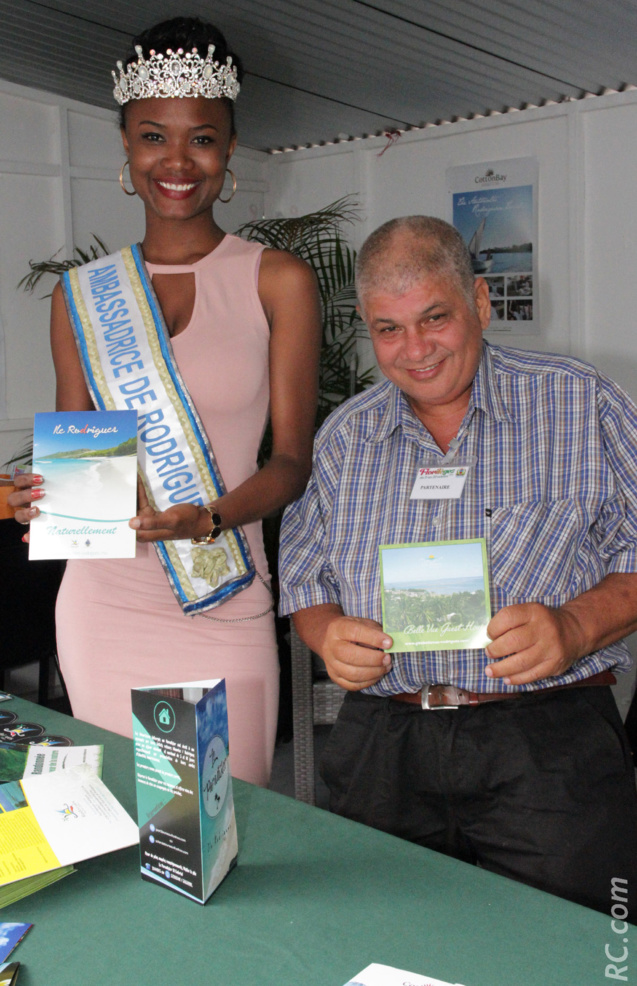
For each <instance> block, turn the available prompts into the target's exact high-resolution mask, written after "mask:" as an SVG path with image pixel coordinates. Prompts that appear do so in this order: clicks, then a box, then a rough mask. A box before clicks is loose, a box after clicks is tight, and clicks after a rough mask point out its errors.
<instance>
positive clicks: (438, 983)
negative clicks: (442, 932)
mask: <svg viewBox="0 0 637 986" xmlns="http://www.w3.org/2000/svg"><path fill="white" fill-rule="evenodd" d="M345 986H461V984H460V983H455V984H453V983H448V982H446V981H445V980H442V979H432V978H431V976H419V975H418V974H417V973H415V972H405V971H404V969H394V968H393V966H389V965H377V964H376V963H375V962H374V963H372V965H368V966H367V968H366V969H363V971H362V972H359V973H358V975H357V976H354V978H353V979H350V980H349V981H348V982H346V983H345Z"/></svg>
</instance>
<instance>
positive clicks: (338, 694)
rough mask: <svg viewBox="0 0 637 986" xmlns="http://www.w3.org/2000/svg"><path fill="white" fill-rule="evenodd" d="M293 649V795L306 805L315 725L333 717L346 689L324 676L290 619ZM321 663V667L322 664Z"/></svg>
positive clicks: (311, 793) (310, 795) (311, 799)
mask: <svg viewBox="0 0 637 986" xmlns="http://www.w3.org/2000/svg"><path fill="white" fill-rule="evenodd" d="M290 649H291V652H292V720H293V724H294V795H295V797H296V799H297V801H305V802H306V804H308V805H313V804H315V803H316V796H315V788H314V726H315V725H316V726H329V725H331V724H332V723H333V722H335V720H336V716H337V715H338V710H339V709H340V707H341V705H342V704H343V699H344V698H345V689H343V688H340V687H339V686H338V685H335V684H334V682H333V681H330V679H329V678H328V677H327V672H326V671H325V666H324V665H323V662H322V661H321V659H320V657H317V656H316V654H312V652H311V651H310V649H309V647H307V646H306V645H305V644H304V643H303V641H302V640H301V638H300V637H299V635H298V634H297V632H296V630H295V629H294V624H293V623H292V621H291V620H290ZM321 665H323V667H322V668H321Z"/></svg>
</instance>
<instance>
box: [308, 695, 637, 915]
mask: <svg viewBox="0 0 637 986" xmlns="http://www.w3.org/2000/svg"><path fill="white" fill-rule="evenodd" d="M321 774H322V776H323V779H324V780H325V783H326V784H327V786H328V787H329V789H330V808H331V810H332V811H335V812H337V813H338V814H341V815H345V816H346V817H348V818H352V819H354V820H356V821H359V822H363V823H364V824H366V825H371V826H373V827H374V828H378V829H381V830H382V831H385V832H390V833H392V834H393V835H397V836H400V837H402V838H404V839H409V840H410V841H412V842H416V843H418V844H419V845H422V846H427V847H428V848H429V849H435V850H437V851H438V852H443V853H447V854H448V855H451V856H455V857H457V858H459V859H463V860H465V861H467V862H472V863H478V864H479V865H481V866H483V867H484V868H485V869H489V870H492V871H494V872H495V873H500V874H502V875H503V876H508V877H511V878H513V879H516V880H521V881H522V882H524V883H528V884H531V885H532V886H534V887H538V888H540V889H541V890H546V891H548V892H550V893H553V894H557V895H558V896H560V897H566V898H568V899H569V900H574V901H576V902H578V903H580V904H585V905H586V906H588V907H592V908H595V909H596V910H600V911H603V912H604V913H607V914H608V913H610V908H611V906H612V899H611V894H612V885H611V881H612V880H613V879H617V878H619V879H620V880H622V881H624V880H625V881H626V883H621V884H620V886H621V887H622V888H626V887H627V889H628V906H629V908H630V911H631V915H632V918H629V920H630V919H632V920H633V921H634V922H636V923H637V793H636V790H635V773H634V768H633V762H632V757H631V754H630V750H629V748H628V744H627V741H626V737H625V734H624V730H623V727H622V723H621V719H620V717H619V714H618V712H617V708H616V706H615V702H614V699H613V697H612V694H611V692H610V689H609V688H607V687H587V688H573V689H566V690H564V691H555V692H550V693H545V694H543V695H541V694H536V695H525V696H523V697H521V698H518V699H514V700H509V701H502V702H490V703H485V704H483V705H479V706H477V707H470V708H468V707H465V708H460V709H454V710H439V711H430V712H423V711H421V709H419V708H418V706H414V705H407V704H405V703H402V702H397V701H393V700H391V699H384V698H376V697H374V696H369V695H361V694H360V693H356V692H352V693H349V694H348V695H347V697H346V699H345V702H344V704H343V707H342V710H341V713H340V714H339V718H338V720H337V722H336V724H335V726H334V729H333V731H332V733H331V735H330V738H329V740H328V744H327V747H326V749H325V753H324V757H323V761H322V764H321Z"/></svg>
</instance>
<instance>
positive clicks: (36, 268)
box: [18, 233, 110, 298]
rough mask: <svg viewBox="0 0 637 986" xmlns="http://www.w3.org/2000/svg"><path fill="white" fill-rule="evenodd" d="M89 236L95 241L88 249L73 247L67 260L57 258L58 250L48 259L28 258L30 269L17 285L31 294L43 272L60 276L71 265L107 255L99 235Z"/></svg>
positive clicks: (86, 262)
mask: <svg viewBox="0 0 637 986" xmlns="http://www.w3.org/2000/svg"><path fill="white" fill-rule="evenodd" d="M91 236H92V237H93V239H94V240H95V242H94V243H91V245H90V246H89V248H88V250H80V248H79V247H73V254H72V256H71V258H70V259H69V260H57V259H56V258H57V255H58V253H59V252H60V251H59V250H58V251H57V253H54V254H53V256H52V257H49V259H48V260H30V261H29V267H30V268H31V269H30V271H29V273H28V274H25V275H24V277H23V278H22V279H21V280H20V281H19V282H18V287H19V288H23V290H24V291H27V292H28V293H29V294H32V293H33V292H34V291H35V289H36V287H37V286H38V284H39V283H40V281H41V280H42V278H43V277H44V276H45V274H54V275H55V276H56V277H60V275H61V274H63V273H64V272H65V271H67V270H71V268H73V267H81V266H82V264H88V263H89V261H91V260H97V258H98V257H106V256H108V254H109V253H110V250H109V249H108V247H107V246H106V245H105V244H104V243H103V242H102V240H100V238H99V236H97V235H96V234H95V233H91ZM50 294H51V292H49V294H45V295H43V296H42V297H43V298H48V297H50Z"/></svg>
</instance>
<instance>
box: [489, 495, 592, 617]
mask: <svg viewBox="0 0 637 986" xmlns="http://www.w3.org/2000/svg"><path fill="white" fill-rule="evenodd" d="M577 531H578V521H577V507H576V504H575V502H574V501H573V500H553V501H544V500H537V501H531V502H527V503H518V504H516V505H515V506H513V507H497V508H496V509H494V510H493V514H492V516H491V539H490V541H491V550H490V560H491V576H492V579H493V583H494V585H495V586H496V587H499V588H500V589H502V590H503V591H504V592H505V593H506V595H507V597H508V598H509V600H510V601H511V602H513V601H515V600H519V601H524V602H527V601H533V602H544V603H545V604H547V605H560V604H561V603H562V602H564V601H566V599H570V598H571V597H572V596H573V595H574V594H575V593H576V589H577V585H578V583H579V581H580V579H579V575H578V571H577V568H578V566H577V540H578V539H577Z"/></svg>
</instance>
